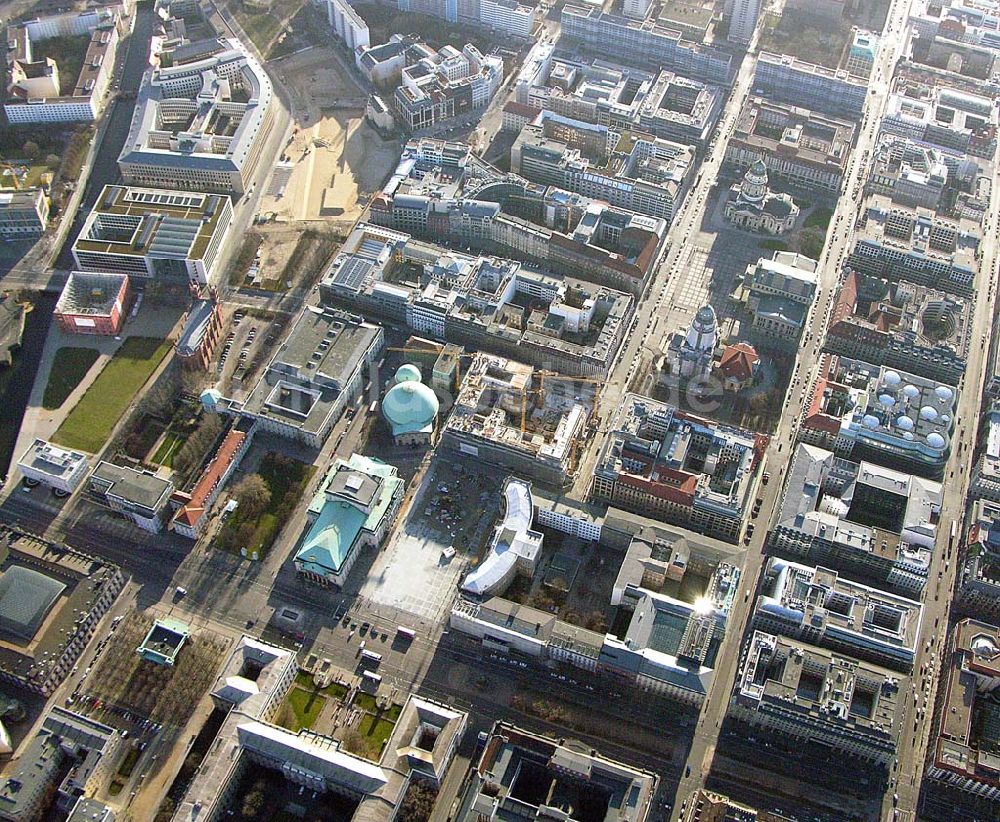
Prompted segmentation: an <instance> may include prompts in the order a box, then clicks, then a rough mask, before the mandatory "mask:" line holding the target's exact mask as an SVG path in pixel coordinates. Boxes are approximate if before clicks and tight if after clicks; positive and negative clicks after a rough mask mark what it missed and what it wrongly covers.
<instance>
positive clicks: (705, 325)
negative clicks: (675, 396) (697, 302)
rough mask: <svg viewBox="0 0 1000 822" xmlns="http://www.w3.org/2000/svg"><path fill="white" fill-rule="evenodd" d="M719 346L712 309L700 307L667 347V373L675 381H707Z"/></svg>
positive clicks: (716, 322)
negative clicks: (686, 326)
mask: <svg viewBox="0 0 1000 822" xmlns="http://www.w3.org/2000/svg"><path fill="white" fill-rule="evenodd" d="M718 344H719V322H718V319H717V318H716V316H715V309H714V308H712V306H710V305H703V306H702V307H701V308H699V309H698V311H697V312H696V313H695V315H694V319H692V320H691V325H690V326H689V327H688V329H687V332H686V333H685V334H683V335H681V334H680V333H677V334H675V335H674V336H673V338H672V339H671V340H670V342H669V343H668V346H667V365H668V369H669V373H671V374H674V375H676V376H678V377H685V378H691V377H707V376H708V375H709V374H710V373H711V371H712V360H713V359H714V357H715V349H716V347H717V346H718Z"/></svg>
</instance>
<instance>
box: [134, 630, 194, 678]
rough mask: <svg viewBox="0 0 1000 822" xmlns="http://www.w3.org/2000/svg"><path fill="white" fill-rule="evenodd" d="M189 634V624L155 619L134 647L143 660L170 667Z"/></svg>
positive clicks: (175, 660)
mask: <svg viewBox="0 0 1000 822" xmlns="http://www.w3.org/2000/svg"><path fill="white" fill-rule="evenodd" d="M190 636H191V626H190V625H188V624H187V623H184V622H180V621H179V620H176V619H170V618H166V619H155V620H153V624H152V626H151V627H150V629H149V630H148V631H147V632H146V636H145V638H144V639H143V640H142V642H140V643H139V647H138V648H136V651H135V652H136V653H137V654H138V655H139V658H140V659H142V660H143V661H144V662H151V663H153V664H154V665H162V666H165V667H167V668H172V667H173V666H174V663H175V662H177V656H178V655H179V654H180V652H181V649H182V648H183V647H184V645H185V644H187V641H188V637H190Z"/></svg>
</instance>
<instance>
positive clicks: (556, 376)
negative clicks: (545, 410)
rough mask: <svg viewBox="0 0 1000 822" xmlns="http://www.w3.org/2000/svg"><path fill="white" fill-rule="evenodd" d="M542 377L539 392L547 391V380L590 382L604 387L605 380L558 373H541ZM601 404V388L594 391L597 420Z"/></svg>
mask: <svg viewBox="0 0 1000 822" xmlns="http://www.w3.org/2000/svg"><path fill="white" fill-rule="evenodd" d="M539 374H540V375H541V379H540V383H539V384H540V386H541V388H540V389H539V390H541V391H544V390H545V380H546V379H549V380H559V381H562V382H589V383H593V384H594V385H596V386H600V385H603V383H604V380H598V379H595V378H593V377H570V376H567V375H566V374H559V373H557V372H556V371H540V372H539ZM600 403H601V389H600V388H599V387H597V388H595V389H594V405H593V416H594V417H595V418H597V417H598V416H599V415H600Z"/></svg>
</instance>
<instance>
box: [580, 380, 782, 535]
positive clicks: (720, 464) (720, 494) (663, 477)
mask: <svg viewBox="0 0 1000 822" xmlns="http://www.w3.org/2000/svg"><path fill="white" fill-rule="evenodd" d="M766 447H767V437H765V436H763V435H761V434H755V433H753V432H750V431H745V430H743V429H740V428H735V427H732V426H728V425H722V424H719V423H714V422H711V421H709V420H704V419H701V418H699V417H695V416H693V415H691V414H688V413H686V412H683V411H680V410H679V409H676V408H674V407H672V406H670V405H666V404H665V403H661V402H657V401H655V400H652V399H650V398H648V397H642V396H639V395H638V394H627V395H626V396H625V397H624V398H623V400H622V404H621V407H620V408H619V410H618V413H617V415H616V416H615V417H614V419H613V420H612V422H611V425H610V433H609V434H608V437H607V439H606V441H605V443H604V447H603V449H602V451H601V454H600V456H599V457H598V461H597V465H596V467H595V469H594V479H593V483H592V485H591V488H590V494H591V496H592V497H593V499H594V500H596V501H600V502H607V503H609V504H611V505H616V506H618V507H621V508H624V509H626V510H630V511H634V512H636V513H638V514H642V515H643V516H650V517H653V518H655V519H660V520H663V521H664V522H670V523H674V524H676V525H682V526H685V527H689V528H691V529H692V530H694V531H698V532H699V533H702V534H706V535H708V536H713V537H718V538H719V539H723V540H726V541H728V542H734V543H738V542H739V541H740V540H741V539H742V537H743V533H744V529H745V527H746V523H747V518H748V516H749V510H750V508H751V506H752V504H753V502H752V501H753V497H754V494H755V493H756V489H757V487H758V482H759V476H758V475H759V472H760V469H761V465H762V463H763V459H764V450H765V449H766Z"/></svg>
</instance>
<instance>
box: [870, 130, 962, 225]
mask: <svg viewBox="0 0 1000 822" xmlns="http://www.w3.org/2000/svg"><path fill="white" fill-rule="evenodd" d="M872 159H873V162H872V165H871V168H870V170H869V172H868V179H867V180H866V181H865V193H866V194H882V195H885V196H887V197H888V198H889V199H890V200H892V202H893V203H896V204H897V205H901V206H907V207H909V208H925V209H931V210H933V211H937V210H938V209H939V208H940V207H941V206H942V205H943V203H942V199H943V198H944V196H945V192H946V191H947V189H948V187H949V184H953V183H952V180H951V179H950V178H951V177H952V176H953V175H955V174H957V173H959V169H967V168H969V166H971V165H974V164H972V163H970V161H969V160H968V159H967V158H966V159H963V158H961V157H960V156H958V155H950V156H949V155H948V154H946V153H945V152H944V151H942V150H941V149H938V148H935V147H933V146H928V145H926V144H924V143H921V142H919V141H917V140H914V139H912V138H910V137H898V136H896V135H895V134H881V135H879V139H878V142H877V143H876V144H875V150H874V152H872Z"/></svg>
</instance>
